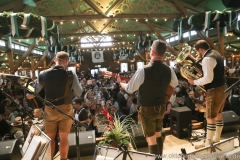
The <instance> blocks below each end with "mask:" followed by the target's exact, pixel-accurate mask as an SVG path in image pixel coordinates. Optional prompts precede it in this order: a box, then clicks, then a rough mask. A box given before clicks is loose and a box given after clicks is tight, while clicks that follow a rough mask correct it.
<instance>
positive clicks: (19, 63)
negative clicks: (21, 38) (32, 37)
mask: <svg viewBox="0 0 240 160" xmlns="http://www.w3.org/2000/svg"><path fill="white" fill-rule="evenodd" d="M35 46H36V45H35V44H34V43H32V44H31V45H30V46H29V48H28V50H27V51H26V52H25V53H24V54H23V55H22V57H21V58H20V59H19V60H18V62H17V64H16V65H15V67H14V69H13V70H12V72H13V73H14V72H16V71H17V70H18V67H20V66H21V64H22V62H23V61H24V60H25V59H26V57H27V56H29V54H30V53H32V51H33V49H34V48H35Z"/></svg>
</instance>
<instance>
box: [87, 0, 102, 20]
mask: <svg viewBox="0 0 240 160" xmlns="http://www.w3.org/2000/svg"><path fill="white" fill-rule="evenodd" d="M84 2H85V3H87V4H88V5H89V6H90V7H91V8H92V9H93V10H94V11H95V12H97V13H98V14H100V15H102V16H105V14H104V13H103V12H102V10H101V9H99V8H98V7H97V6H96V5H95V4H94V3H92V1H91V0H84Z"/></svg>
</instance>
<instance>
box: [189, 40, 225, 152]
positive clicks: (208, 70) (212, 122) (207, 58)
mask: <svg viewBox="0 0 240 160" xmlns="http://www.w3.org/2000/svg"><path fill="white" fill-rule="evenodd" d="M195 49H196V51H197V54H198V56H200V57H202V71H203V77H201V78H199V79H197V80H193V79H188V82H189V83H190V84H193V85H198V86H201V85H204V88H205V90H206V108H207V110H206V120H207V135H206V140H205V143H202V144H199V145H195V148H196V149H199V148H202V147H204V146H209V145H210V144H211V142H218V141H220V136H221V132H222V128H223V120H222V111H223V107H224V102H225V100H226V98H227V96H228V93H224V91H225V90H226V89H227V85H226V79H225V76H224V64H223V60H222V57H221V55H220V54H219V53H218V52H217V51H215V50H213V49H211V48H210V46H209V44H208V43H207V42H206V41H205V40H199V41H197V42H196V44H195Z"/></svg>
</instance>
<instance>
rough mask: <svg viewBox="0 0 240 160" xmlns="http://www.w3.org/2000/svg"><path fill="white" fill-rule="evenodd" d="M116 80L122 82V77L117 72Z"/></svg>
mask: <svg viewBox="0 0 240 160" xmlns="http://www.w3.org/2000/svg"><path fill="white" fill-rule="evenodd" d="M117 81H118V83H120V82H122V79H121V78H120V75H119V74H117Z"/></svg>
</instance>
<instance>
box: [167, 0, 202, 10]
mask: <svg viewBox="0 0 240 160" xmlns="http://www.w3.org/2000/svg"><path fill="white" fill-rule="evenodd" d="M165 1H168V2H170V3H174V2H173V1H174V0H165ZM178 1H179V3H181V4H182V5H183V6H184V8H186V9H190V10H192V11H195V12H198V13H202V12H206V10H205V9H203V8H201V7H196V6H194V5H192V4H189V3H186V2H183V1H181V0H178Z"/></svg>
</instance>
